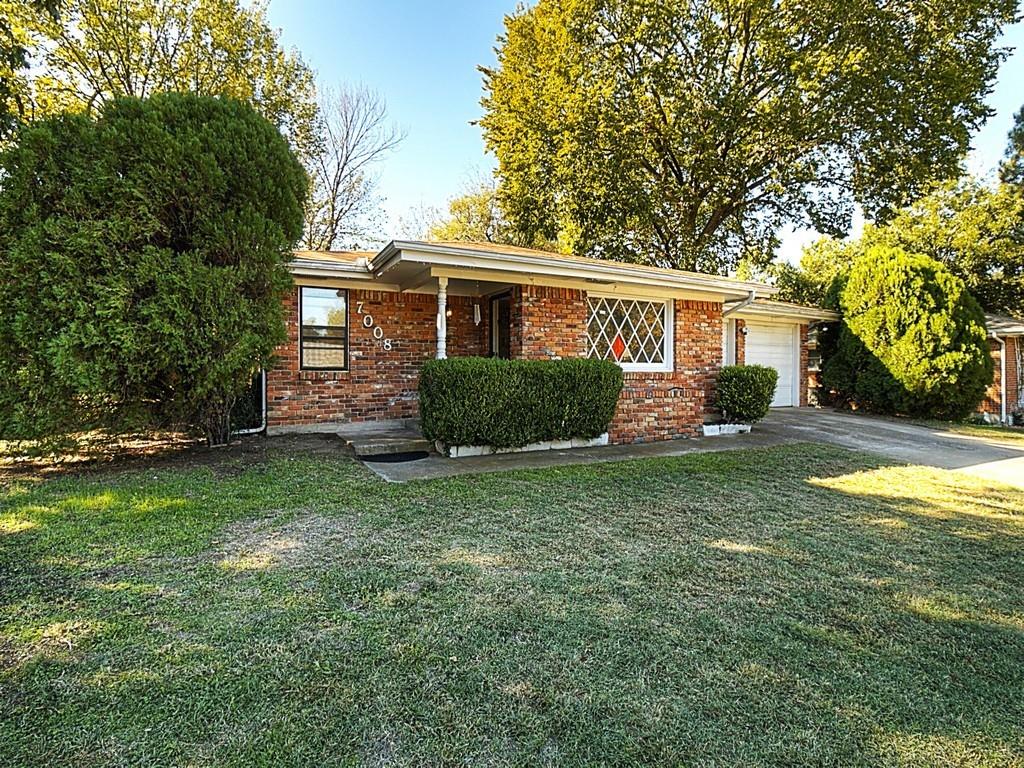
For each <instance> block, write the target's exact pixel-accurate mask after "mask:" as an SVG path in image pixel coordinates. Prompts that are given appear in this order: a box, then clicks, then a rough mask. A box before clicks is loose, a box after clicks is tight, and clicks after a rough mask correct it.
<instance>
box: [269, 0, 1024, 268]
mask: <svg viewBox="0 0 1024 768" xmlns="http://www.w3.org/2000/svg"><path fill="white" fill-rule="evenodd" d="M515 7H516V0H464V1H463V2H459V1H458V0H434V1H433V2H420V1H419V0H404V1H403V0H271V3H270V7H269V11H268V15H269V17H270V22H271V24H272V25H273V26H274V27H275V28H278V29H280V31H281V40H282V43H283V44H284V45H285V46H287V47H296V48H298V49H299V50H300V51H301V52H302V55H303V57H304V58H305V60H306V62H307V63H308V64H310V66H312V67H313V68H314V69H316V70H317V72H318V74H319V76H320V78H321V79H322V80H324V81H325V82H328V83H338V82H348V83H361V84H363V85H366V86H369V87H371V88H373V89H374V90H377V91H379V92H380V93H381V94H382V95H383V96H384V98H385V99H386V100H387V103H388V109H389V112H390V114H391V116H392V118H393V119H394V120H395V122H397V123H398V124H399V125H401V126H402V127H403V128H405V130H406V131H407V132H408V135H407V138H406V140H405V141H404V142H403V143H402V145H401V146H400V147H399V149H398V150H397V151H395V152H394V153H393V154H392V155H391V156H390V157H389V158H388V160H387V161H386V162H385V163H384V164H382V166H381V168H380V185H379V192H380V193H381V195H382V196H383V198H384V209H385V211H386V213H387V215H388V227H389V229H391V230H392V231H390V232H387V233H385V237H388V236H393V235H395V234H397V231H398V227H399V224H400V219H401V218H402V217H407V216H408V215H409V212H410V211H411V210H412V209H415V208H418V207H436V208H442V209H443V208H445V206H446V204H447V201H448V199H449V198H451V197H452V196H453V195H455V194H457V193H458V192H459V191H460V190H461V189H462V187H463V186H464V185H465V183H466V182H467V180H469V179H472V178H473V177H474V176H477V175H480V174H481V173H486V172H488V171H489V169H491V168H492V167H493V165H494V163H493V159H492V158H490V157H489V156H487V155H486V154H485V152H484V147H483V141H482V140H481V137H480V130H479V129H478V128H477V127H476V126H474V125H471V124H470V123H471V121H472V120H474V119H476V118H478V117H479V116H480V111H481V110H480V95H481V92H482V91H481V80H480V73H479V72H478V71H477V69H476V68H477V66H478V65H481V64H483V65H490V64H493V63H494V50H493V48H494V45H495V39H496V37H497V36H498V35H499V34H500V33H501V31H502V28H503V19H504V16H505V14H507V13H511V12H512V11H513V10H515ZM1003 44H1005V45H1008V46H1012V47H1014V48H1016V49H1017V52H1016V53H1015V54H1014V55H1013V56H1012V57H1011V58H1009V59H1008V60H1007V61H1006V62H1005V63H1004V64H1003V67H1002V69H1001V70H1000V73H999V79H998V82H997V83H996V86H995V89H994V90H993V92H992V94H991V95H990V97H989V104H990V105H991V106H992V107H993V108H994V109H995V110H996V115H995V116H994V117H993V118H992V119H991V120H990V121H989V123H988V124H987V125H986V126H985V127H984V128H983V129H982V130H981V131H980V133H979V134H978V135H977V136H976V137H975V140H974V142H973V145H974V149H973V151H972V153H971V156H970V157H969V158H968V168H969V170H970V171H971V172H973V173H979V174H982V175H984V174H987V173H991V172H992V171H993V170H994V169H995V168H996V167H997V166H998V164H999V160H1000V158H1001V157H1002V154H1003V151H1004V149H1005V146H1006V133H1007V131H1008V130H1009V128H1010V125H1011V123H1012V119H1013V113H1014V111H1015V110H1017V109H1019V108H1020V107H1021V105H1022V103H1024V88H1022V87H1021V83H1022V81H1024V24H1017V25H1014V26H1013V27H1012V28H1009V29H1008V30H1007V31H1006V33H1005V35H1004V40H1003ZM814 237H815V234H814V233H811V232H797V233H790V234H787V235H786V236H785V237H784V243H783V247H782V254H783V256H784V257H786V258H790V259H793V258H797V257H798V256H799V252H800V247H801V245H802V244H804V243H806V242H809V241H811V240H813V239H814Z"/></svg>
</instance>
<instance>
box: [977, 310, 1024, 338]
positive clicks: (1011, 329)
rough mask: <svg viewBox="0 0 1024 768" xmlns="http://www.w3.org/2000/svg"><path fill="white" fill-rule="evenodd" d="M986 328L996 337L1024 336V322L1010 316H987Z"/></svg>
mask: <svg viewBox="0 0 1024 768" xmlns="http://www.w3.org/2000/svg"><path fill="white" fill-rule="evenodd" d="M985 328H986V329H987V330H988V332H989V333H990V334H994V335H996V336H1024V320H1018V319H1017V318H1015V317H1009V316H1008V315H985Z"/></svg>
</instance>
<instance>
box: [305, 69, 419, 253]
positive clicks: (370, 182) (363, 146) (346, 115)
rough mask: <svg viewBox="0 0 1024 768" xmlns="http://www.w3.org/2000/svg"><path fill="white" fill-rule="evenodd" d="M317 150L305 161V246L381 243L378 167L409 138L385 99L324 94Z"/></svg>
mask: <svg viewBox="0 0 1024 768" xmlns="http://www.w3.org/2000/svg"><path fill="white" fill-rule="evenodd" d="M318 103H319V111H318V114H317V119H316V130H315V132H314V138H313V141H312V142H311V147H310V148H309V150H308V152H307V153H306V157H305V158H304V161H305V165H306V170H307V172H308V173H309V179H310V199H309V202H308V204H307V206H306V226H305V233H304V234H303V238H302V239H303V244H304V245H305V247H306V248H310V249H312V250H330V249H332V248H336V247H338V246H341V245H345V246H353V245H356V244H357V243H359V242H363V243H365V242H366V241H372V240H373V239H374V237H375V232H374V228H375V225H376V221H375V220H374V214H375V213H377V211H378V210H379V207H378V200H377V197H376V195H375V190H376V183H377V179H376V177H375V176H374V166H375V165H377V164H378V163H379V162H380V161H381V160H383V159H384V157H385V156H386V155H387V154H388V153H389V152H391V151H392V150H393V149H395V147H397V146H398V144H399V143H400V142H401V141H402V139H403V138H404V133H403V132H402V131H401V130H400V129H399V128H398V127H397V126H395V125H394V124H392V123H390V122H389V121H388V118H387V105H386V103H385V102H384V99H383V97H381V96H380V95H379V94H377V93H375V92H374V91H371V90H369V89H367V88H362V87H350V86H342V87H339V88H330V87H324V88H321V89H320V94H319V100H318Z"/></svg>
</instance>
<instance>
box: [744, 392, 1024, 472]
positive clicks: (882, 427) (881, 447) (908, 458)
mask: <svg viewBox="0 0 1024 768" xmlns="http://www.w3.org/2000/svg"><path fill="white" fill-rule="evenodd" d="M755 432H764V433H766V434H771V435H773V436H775V437H779V438H783V439H787V440H802V441H807V442H818V443H831V444H832V445H839V446H842V447H843V448H852V449H855V450H858V451H869V452H871V453H878V454H882V455H883V456H886V457H888V458H891V459H894V460H896V461H899V462H904V463H907V464H923V465H925V466H930V467H939V468H941V469H953V470H957V471H959V472H965V473H968V474H972V475H976V476H978V477H984V478H987V479H989V480H995V481H998V482H1001V483H1005V484H1007V485H1014V486H1016V487H1018V488H1024V442H1010V441H1000V440H999V439H998V436H994V437H992V438H985V437H976V436H973V435H963V434H959V433H956V432H950V431H948V430H945V429H939V428H933V427H923V426H918V425H915V424H908V423H906V422H900V421H895V420H889V419H882V418H877V417H873V416H862V415H859V414H852V413H839V412H836V411H832V410H815V409H813V408H779V409H777V410H774V411H772V412H771V414H769V416H768V418H767V419H765V421H764V422H763V423H762V424H760V425H758V426H757V427H756V428H755Z"/></svg>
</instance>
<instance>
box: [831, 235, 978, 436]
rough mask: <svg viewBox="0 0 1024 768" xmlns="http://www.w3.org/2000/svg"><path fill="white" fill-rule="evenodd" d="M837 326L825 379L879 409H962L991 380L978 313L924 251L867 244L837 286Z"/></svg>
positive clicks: (960, 412) (959, 412)
mask: <svg viewBox="0 0 1024 768" xmlns="http://www.w3.org/2000/svg"><path fill="white" fill-rule="evenodd" d="M840 305H841V308H842V311H843V325H842V329H841V331H840V336H839V341H838V347H837V349H836V351H835V353H834V354H832V355H830V356H829V358H828V359H827V360H826V361H825V364H824V369H823V371H822V375H823V379H824V383H825V384H826V386H828V387H829V388H830V389H832V390H833V391H834V392H836V393H838V395H839V396H840V397H841V398H842V399H845V400H848V401H850V402H852V403H854V404H856V405H858V406H859V407H861V408H864V409H867V410H872V411H876V412H880V413H896V414H909V415H912V416H927V417H938V418H950V419H955V418H962V417H964V416H966V415H968V414H969V413H970V412H971V411H972V410H973V409H974V408H976V407H977V405H978V403H979V402H981V399H982V397H983V396H984V394H985V389H986V388H987V387H988V386H989V384H991V383H992V371H993V368H992V356H991V355H990V354H989V349H988V340H987V337H986V332H985V316H984V314H983V313H982V310H981V307H980V306H979V305H978V303H977V301H975V299H974V297H973V296H971V294H970V293H969V292H968V290H967V286H966V285H965V284H964V282H963V281H962V280H961V279H959V278H958V277H956V276H955V275H953V274H952V273H951V272H950V271H949V270H948V269H946V268H945V267H944V266H943V265H942V264H940V263H939V262H937V261H935V260H934V259H931V258H929V257H927V256H922V255H919V254H908V253H907V252H905V251H902V250H900V249H899V248H892V247H887V246H873V247H871V248H868V249H867V250H866V251H865V252H864V253H863V254H862V255H861V256H860V257H859V258H858V259H857V261H856V262H854V265H853V268H852V269H851V270H850V274H849V276H848V277H847V278H846V279H845V284H844V285H843V287H842V291H841V293H840Z"/></svg>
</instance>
